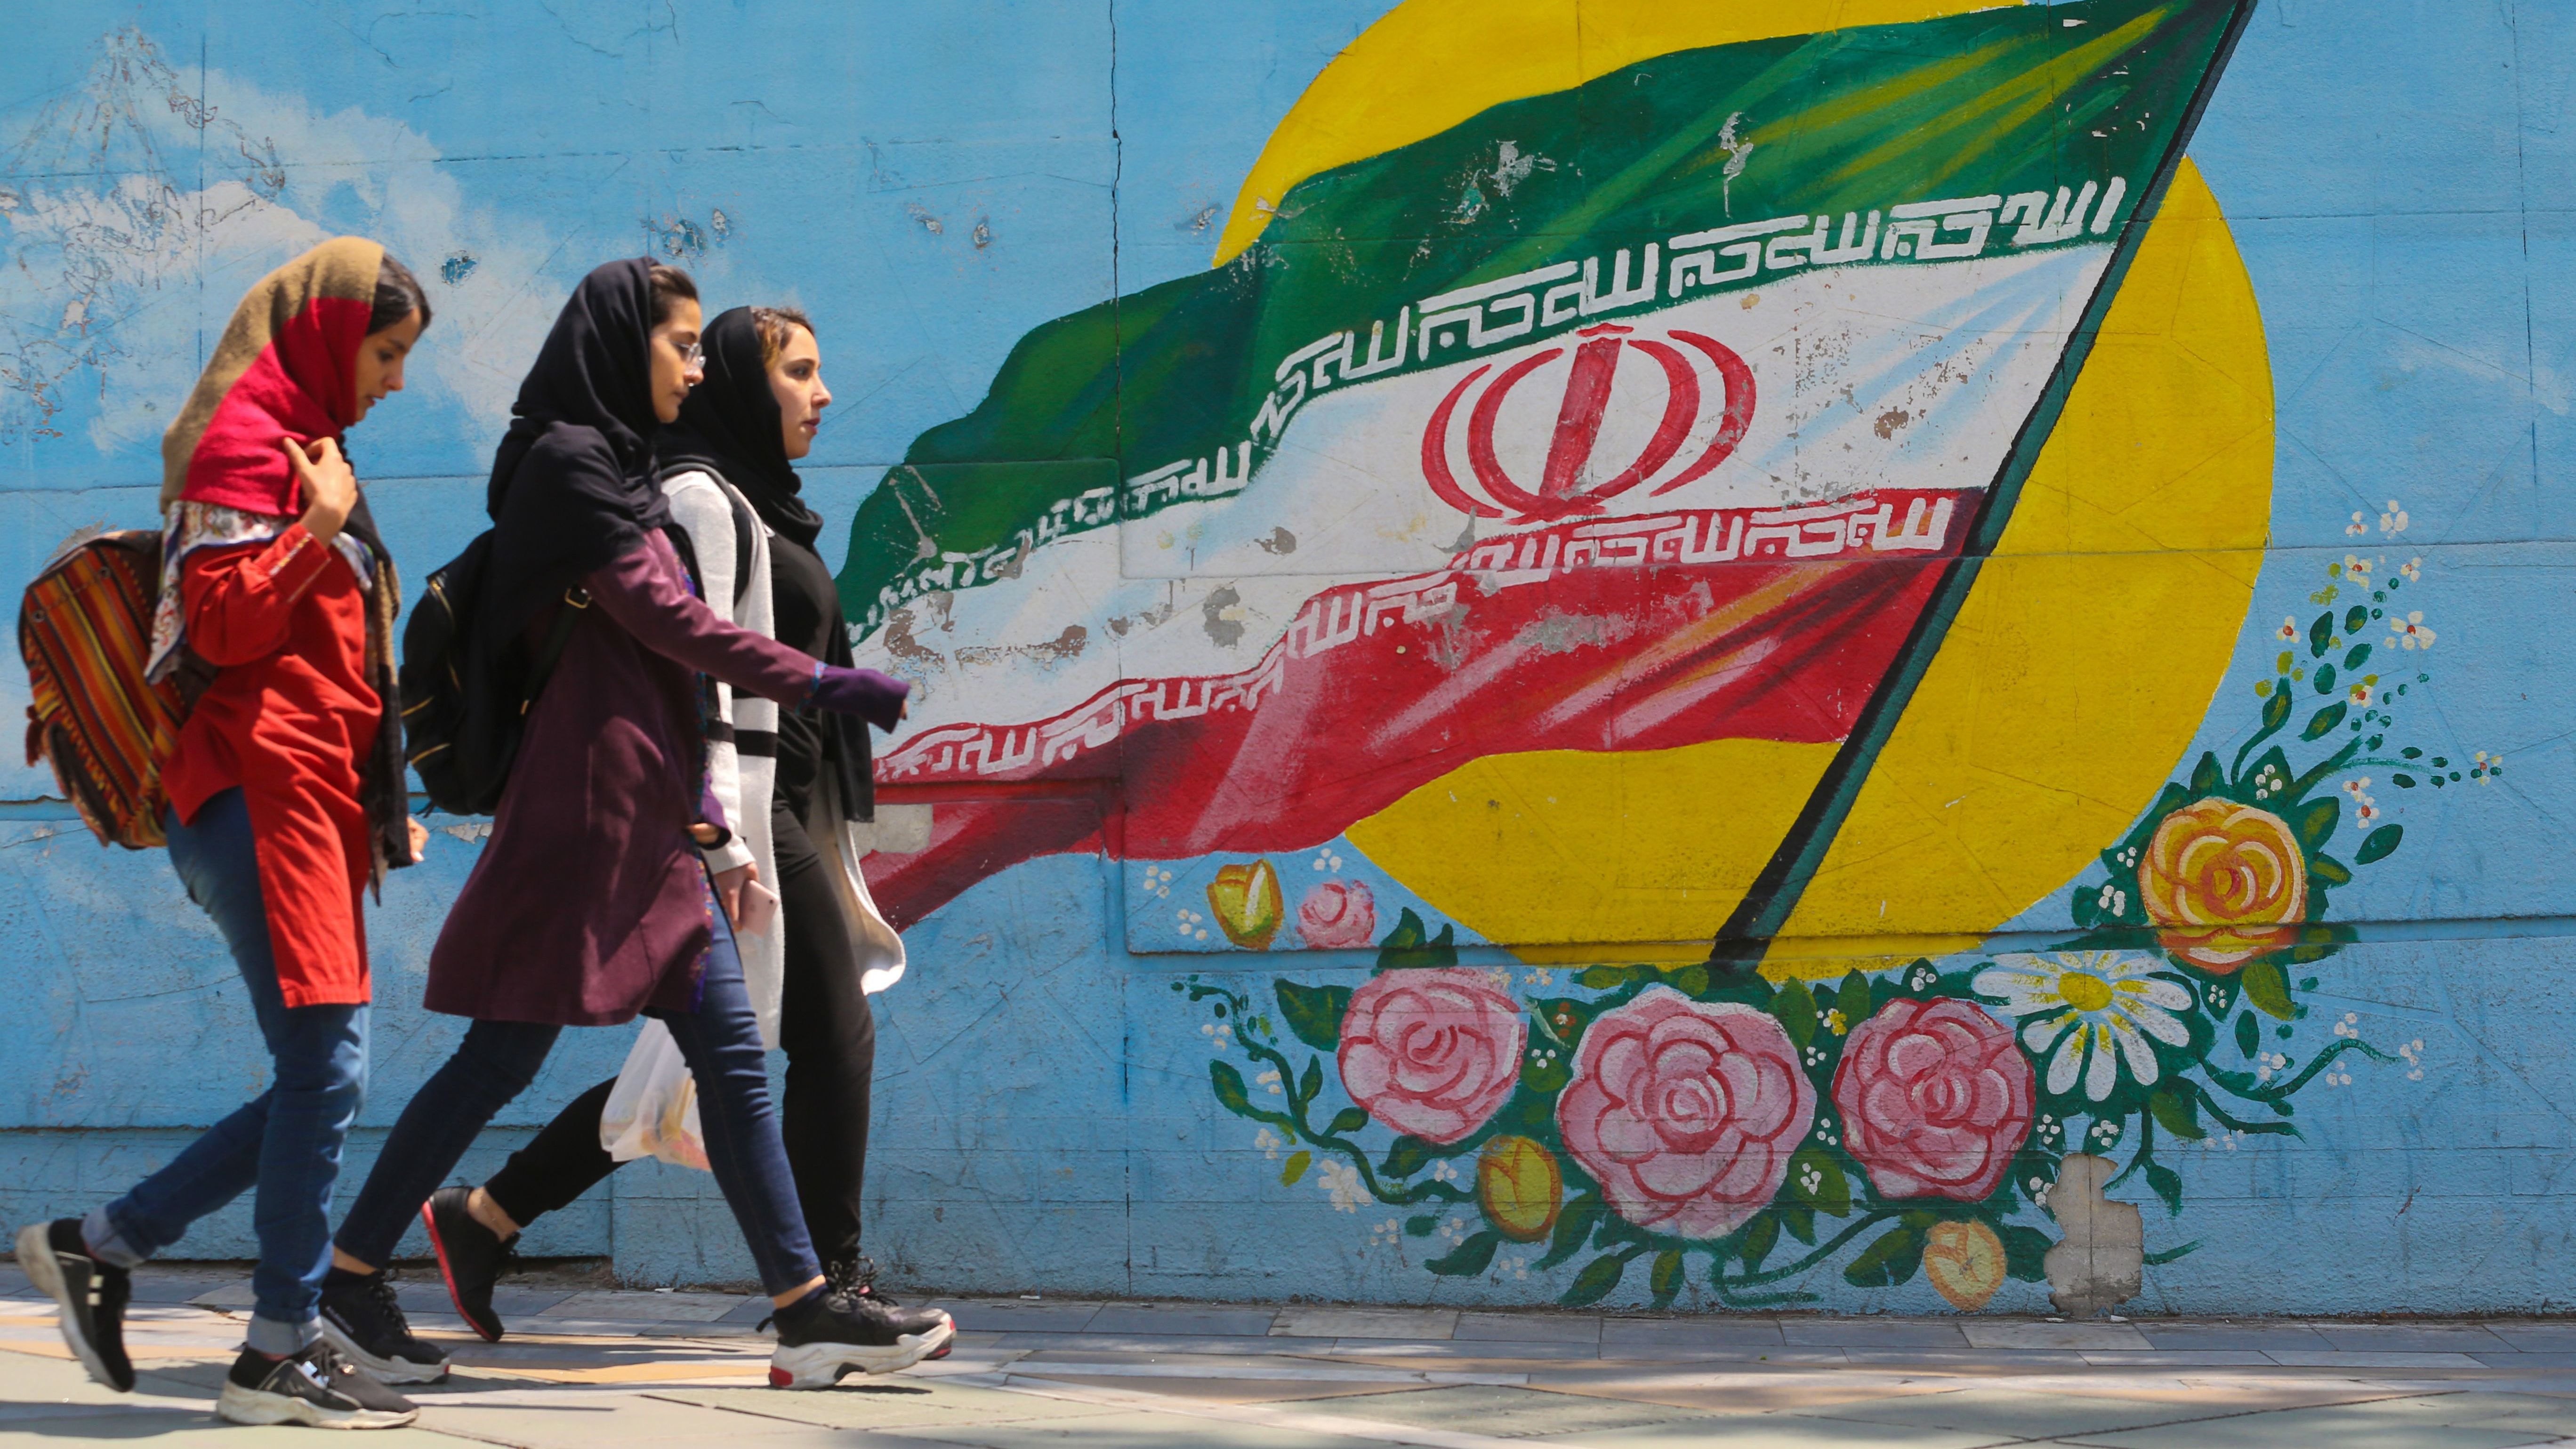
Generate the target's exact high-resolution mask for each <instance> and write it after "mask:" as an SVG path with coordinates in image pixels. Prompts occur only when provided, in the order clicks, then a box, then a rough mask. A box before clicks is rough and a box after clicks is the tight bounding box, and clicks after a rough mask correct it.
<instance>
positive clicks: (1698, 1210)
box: [1556, 986, 1816, 1238]
mask: <svg viewBox="0 0 2576 1449" xmlns="http://www.w3.org/2000/svg"><path fill="white" fill-rule="evenodd" d="M1815 1116H1816V1089H1815V1087H1814V1085H1813V1084H1812V1083H1810V1082H1809V1081H1808V1080H1807V1074H1806V1072H1805V1071H1803V1070H1801V1068H1800V1066H1799V1062H1798V1048H1797V1045H1796V1044H1795V1043H1793V1042H1791V1041H1790V1040H1789V1033H1788V1032H1786V1031H1785V1030H1783V1029H1782V1028H1781V1026H1780V1023H1779V1021H1778V1019H1776V1018H1774V1017H1773V1016H1772V1015H1771V1014H1770V1013H1769V1012H1767V1011H1762V1010H1760V1009H1758V1008H1755V1007H1751V1006H1743V1005H1739V1004H1737V1003H1733V1002H1700V1001H1693V1000H1691V999H1690V998H1689V997H1687V996H1684V995H1682V994H1681V993H1680V992H1678V991H1675V990H1673V989H1672V988H1671V987H1669V986H1649V987H1647V988H1646V989H1645V990H1644V991H1642V992H1640V993H1638V995H1637V997H1636V999H1634V1000H1632V1001H1630V1002H1629V1003H1628V1004H1627V1005H1625V1006H1621V1007H1618V1008H1616V1009H1614V1010H1611V1011H1606V1012H1603V1013H1602V1014H1601V1016H1600V1017H1599V1018H1598V1019H1596V1020H1595V1021H1594V1022H1593V1023H1592V1025H1591V1027H1590V1028H1589V1029H1587V1030H1586V1031H1585V1032H1584V1033H1583V1040H1582V1042H1581V1043H1580V1044H1579V1045H1578V1046H1577V1047H1576V1048H1575V1053H1574V1078H1573V1081H1572V1082H1571V1083H1570V1084H1568V1085H1567V1087H1566V1089H1565V1092H1564V1095H1562V1096H1560V1097H1559V1098H1558V1099H1557V1104H1556V1122H1557V1127H1558V1129H1559V1130H1560V1131H1561V1132H1563V1133H1564V1136H1565V1147H1566V1150H1567V1151H1568V1152H1570V1153H1572V1154H1573V1156H1574V1159H1575V1161H1577V1162H1580V1163H1581V1164H1583V1169H1584V1170H1585V1171H1586V1172H1589V1173H1591V1174H1592V1176H1593V1177H1594V1178H1596V1179H1598V1180H1599V1182H1600V1183H1601V1191H1602V1194H1603V1196H1604V1197H1606V1198H1607V1199H1608V1201H1609V1203H1610V1206H1611V1207H1612V1209H1614V1210H1615V1211H1616V1212H1617V1213H1618V1214H1619V1216H1621V1217H1623V1218H1626V1219H1627V1220H1628V1221H1630V1222H1632V1223H1635V1224H1637V1225H1638V1226H1639V1227H1646V1228H1655V1229H1658V1230H1660V1231H1663V1232H1668V1233H1673V1234H1676V1235H1678V1236H1680V1237H1685V1238H1715V1237H1723V1236H1724V1235H1726V1234H1728V1233H1731V1232H1733V1231H1734V1230H1735V1229H1736V1228H1738V1227H1740V1226H1742V1225H1743V1223H1744V1221H1745V1219H1747V1218H1750V1217H1752V1216H1753V1215H1754V1214H1755V1213H1756V1212H1759V1211H1760V1210H1761V1209H1762V1208H1763V1207H1764V1206H1765V1205H1767V1204H1768V1203H1769V1202H1770V1201H1771V1198H1772V1195H1773V1194H1774V1193H1776V1192H1778V1191H1779V1190H1780V1183H1781V1181H1782V1180H1783V1179H1784V1178H1786V1177H1787V1176H1788V1172H1789V1157H1790V1155H1791V1154H1792V1153H1794V1152H1796V1151H1797V1149H1798V1144H1799V1143H1801V1142H1803V1141H1805V1140H1806V1136H1807V1129H1808V1127H1809V1126H1810V1125H1811V1124H1812V1123H1813V1122H1814V1121H1815Z"/></svg>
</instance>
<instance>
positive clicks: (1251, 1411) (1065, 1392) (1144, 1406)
mask: <svg viewBox="0 0 2576 1449" xmlns="http://www.w3.org/2000/svg"><path fill="white" fill-rule="evenodd" d="M1016 1378H1017V1376H1016V1375H1013V1374H1007V1373H1001V1374H959V1375H956V1376H955V1377H953V1378H951V1379H949V1380H947V1381H948V1382H950V1383H959V1384H970V1385H973V1386H974V1387H977V1388H986V1389H1000V1390H1002V1391H1003V1392H1005V1393H1012V1394H1029V1395H1033V1396H1035V1397H1037V1398H1042V1399H1061V1400H1064V1401H1065V1402H1068V1403H1075V1404H1093V1405H1097V1406H1099V1407H1101V1408H1115V1409H1140V1410H1144V1411H1146V1412H1149V1413H1156V1414H1174V1415H1178V1416H1180V1417H1182V1418H1189V1419H1213V1420H1216V1421H1218V1422H1220V1423H1226V1424H1252V1425H1256V1426H1259V1427H1262V1428H1270V1429H1293V1430H1296V1431H1298V1432H1300V1433H1305V1434H1329V1435H1333V1436H1335V1437H1337V1438H1343V1439H1365V1440H1369V1441H1371V1442H1374V1443H1380V1444H1420V1445H1424V1446H1426V1449H1528V1446H1529V1442H1530V1441H1528V1440H1527V1439H1502V1438H1497V1437H1495V1436H1493V1435H1491V1434H1462V1433H1458V1432H1456V1431H1453V1430H1448V1429H1417V1428H1414V1427H1413V1426H1411V1425H1408V1424H1387V1423H1381V1422H1379V1421H1377V1420H1374V1419H1345V1418H1342V1417H1340V1416H1338V1415H1327V1414H1300V1413H1297V1412H1295V1411H1294V1410H1289V1409H1271V1408H1264V1407H1262V1406H1260V1405H1257V1404H1205V1403H1199V1402H1196V1401H1194V1400H1188V1399H1175V1398H1170V1397H1167V1396H1165V1395H1162V1394H1149V1393H1144V1392H1142V1391H1139V1390H1134V1389H1077V1388H1072V1387H1068V1386H1064V1385H1057V1384H1049V1385H1048V1386H1047V1387H1045V1388H1037V1387H1035V1386H1033V1385H1031V1384H1028V1383H1024V1382H1017V1381H1015V1380H1016ZM1548 1443H1549V1444H1550V1445H1552V1446H1554V1449H1592V1446H1589V1445H1586V1444H1583V1443H1581V1442H1580V1441H1577V1440H1571V1439H1550V1440H1549V1441H1548Z"/></svg>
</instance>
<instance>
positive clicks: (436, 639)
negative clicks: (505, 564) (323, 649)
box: [401, 529, 590, 815]
mask: <svg viewBox="0 0 2576 1449" xmlns="http://www.w3.org/2000/svg"><path fill="white" fill-rule="evenodd" d="M491 557H492V534H491V531H490V530H488V529H487V530H485V531H484V532H483V533H482V534H480V535H478V536H477V537H476V538H475V540H474V541H473V542H472V543H469V544H467V545H466V546H465V552H463V553H460V554H458V555H457V556H456V557H455V558H453V559H451V560H449V561H448V563H447V565H446V566H445V567H443V568H441V569H438V570H437V571H436V572H434V573H432V574H431V575H430V576H429V584H428V587H427V588H426V589H425V590H424V591H423V592H422V594H421V600H420V603H419V605H418V606H417V607H415V608H414V609H413V610H412V613H411V622H410V623H409V624H407V625H405V626H404V627H403V659H402V674H401V689H402V700H403V737H404V740H405V742H406V743H407V744H408V745H409V746H410V754H411V767H412V769H414V770H415V771H418V772H419V774H420V783H421V788H422V789H424V790H426V791H428V792H429V804H430V808H431V809H433V810H444V811H446V812H448V813H449V814H451V815H489V814H491V813H492V811H493V809H494V808H495V807H497V806H498V805H499V804H500V803H501V787H502V786H503V785H504V784H506V783H508V782H509V778H510V763H511V761H512V760H514V759H516V758H517V757H518V754H519V737H520V735H521V734H522V733H524V732H525V731H526V729H527V721H528V710H529V708H530V707H531V706H533V705H534V704H535V703H536V701H537V693H538V691H540V690H542V689H544V688H545V686H546V677H547V676H548V675H550V674H552V673H553V672H554V668H555V663H556V661H558V660H560V659H562V658H563V651H564V645H565V644H566V643H568V642H570V641H571V639H572V630H573V626H574V625H575V624H577V623H579V622H581V614H582V611H583V610H584V609H587V608H589V607H590V598H589V596H588V595H587V594H584V593H582V592H581V591H580V590H579V589H574V590H571V591H569V592H567V593H566V594H565V595H564V603H565V605H566V607H564V608H562V609H559V610H557V611H556V613H555V617H554V622H553V623H552V624H550V625H548V626H547V628H546V637H545V638H544V640H543V641H541V642H540V643H539V644H538V646H537V650H536V653H535V656H534V657H530V655H529V653H528V649H527V646H526V644H525V643H524V642H522V641H520V640H518V639H515V638H514V639H511V640H509V641H507V642H505V643H503V644H501V645H499V646H497V647H493V646H487V645H485V644H484V643H482V642H480V641H478V640H477V639H476V638H475V635H474V630H473V629H472V628H471V627H470V625H471V623H472V621H473V618H474V614H475V605H476V602H477V598H478V596H479V595H480V593H481V591H482V584H483V572H484V569H485V568H486V567H487V566H488V565H489V563H490V562H491Z"/></svg>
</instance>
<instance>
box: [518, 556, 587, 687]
mask: <svg viewBox="0 0 2576 1449" xmlns="http://www.w3.org/2000/svg"><path fill="white" fill-rule="evenodd" d="M589 607H590V592H589V590H587V589H584V588H582V587H580V586H579V585H575V586H573V587H572V588H569V589H566V590H564V606H563V607H562V608H560V609H557V610H556V611H555V617H554V622H553V623H551V624H548V625H547V626H546V639H545V642H544V643H542V644H540V645H538V646H537V658H536V662H535V664H533V665H532V666H530V668H529V670H528V697H527V698H526V699H524V700H521V701H520V702H519V713H521V714H526V713H527V712H528V711H529V710H531V709H533V708H535V707H536V703H537V694H538V692H539V691H541V690H543V689H544V688H545V687H546V680H547V678H548V677H549V676H551V675H552V674H553V673H554V672H555V664H556V662H557V661H559V660H561V659H562V658H563V652H564V646H565V645H567V644H570V643H571V642H572V626H573V625H575V624H578V623H580V622H581V611H582V610H584V609H587V608H589Z"/></svg>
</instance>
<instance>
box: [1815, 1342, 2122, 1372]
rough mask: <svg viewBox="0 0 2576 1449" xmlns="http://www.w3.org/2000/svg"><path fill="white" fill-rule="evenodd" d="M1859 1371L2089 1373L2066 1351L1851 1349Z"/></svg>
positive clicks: (1848, 1356) (1848, 1358) (1846, 1355)
mask: <svg viewBox="0 0 2576 1449" xmlns="http://www.w3.org/2000/svg"><path fill="white" fill-rule="evenodd" d="M1843 1361H1844V1362H1845V1363H1848V1364H1850V1365H1852V1366H1853V1367H1855V1368H1860V1367H1869V1368H1939V1369H1947V1370H1949V1371H1951V1372H1953V1373H1998V1374H2007V1373H2045V1372H2047V1371H2048V1370H2050V1369H2085V1368H2090V1367H2092V1365H2090V1364H2087V1363H2086V1362H2085V1361H2084V1355H2082V1354H2080V1353H2077V1352H2075V1351H2074V1350H2073V1349H2062V1348H1847V1349H1844V1350H1843Z"/></svg>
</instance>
